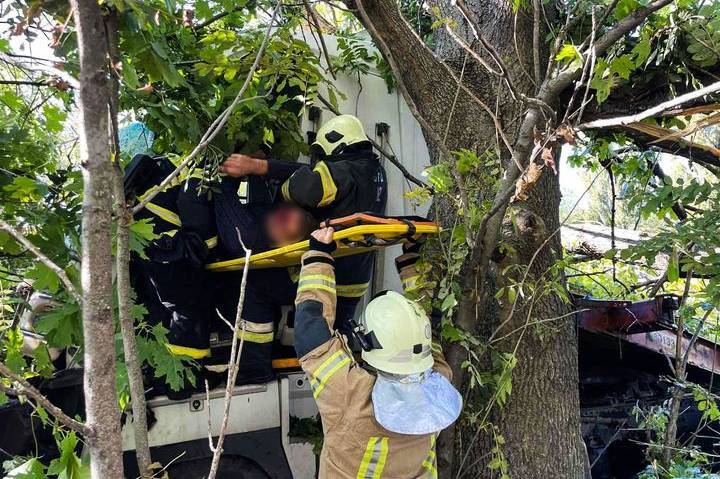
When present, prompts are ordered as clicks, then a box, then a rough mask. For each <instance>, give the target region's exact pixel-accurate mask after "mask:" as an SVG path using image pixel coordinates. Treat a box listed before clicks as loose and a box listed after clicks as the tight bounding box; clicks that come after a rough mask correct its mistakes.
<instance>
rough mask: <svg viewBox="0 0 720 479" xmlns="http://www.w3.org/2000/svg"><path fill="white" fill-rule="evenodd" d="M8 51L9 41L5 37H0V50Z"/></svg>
mask: <svg viewBox="0 0 720 479" xmlns="http://www.w3.org/2000/svg"><path fill="white" fill-rule="evenodd" d="M9 51H10V41H9V40H7V39H5V38H0V52H2V53H8V52H9Z"/></svg>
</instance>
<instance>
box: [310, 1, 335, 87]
mask: <svg viewBox="0 0 720 479" xmlns="http://www.w3.org/2000/svg"><path fill="white" fill-rule="evenodd" d="M303 4H304V5H305V11H307V13H308V15H309V16H310V21H311V22H312V23H313V24H314V25H315V31H316V32H317V34H318V37H319V38H320V46H321V49H322V52H323V55H324V56H325V62H326V63H327V66H328V71H329V72H330V75H332V77H333V80H337V75H335V69H334V68H333V66H332V60H331V59H330V53H329V52H328V48H327V45H326V44H325V37H324V36H323V32H322V26H321V25H320V21H319V20H318V18H317V14H316V13H315V9H314V8H313V7H312V6H311V5H310V2H308V0H303Z"/></svg>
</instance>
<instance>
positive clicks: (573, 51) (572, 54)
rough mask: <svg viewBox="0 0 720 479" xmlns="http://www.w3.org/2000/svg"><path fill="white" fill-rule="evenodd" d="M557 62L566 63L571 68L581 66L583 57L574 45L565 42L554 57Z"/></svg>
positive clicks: (575, 68)
mask: <svg viewBox="0 0 720 479" xmlns="http://www.w3.org/2000/svg"><path fill="white" fill-rule="evenodd" d="M555 60H557V61H558V62H559V63H562V64H565V65H567V66H568V67H569V68H570V69H571V70H577V69H578V68H581V67H582V64H583V58H582V55H581V54H580V52H579V51H578V49H577V47H576V46H575V45H571V44H569V43H568V44H565V45H563V47H562V48H561V49H560V51H559V52H558V54H557V56H556V57H555Z"/></svg>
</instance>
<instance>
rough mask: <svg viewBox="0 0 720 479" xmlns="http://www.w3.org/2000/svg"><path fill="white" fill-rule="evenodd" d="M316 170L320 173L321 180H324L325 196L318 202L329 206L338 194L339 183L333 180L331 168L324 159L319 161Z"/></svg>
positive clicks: (320, 204) (319, 204)
mask: <svg viewBox="0 0 720 479" xmlns="http://www.w3.org/2000/svg"><path fill="white" fill-rule="evenodd" d="M313 171H314V172H316V173H318V174H319V175H320V181H321V182H322V189H323V196H322V199H321V200H320V203H318V206H327V205H329V204H330V203H332V202H333V201H335V195H337V185H336V184H335V181H334V180H333V177H332V175H331V174H330V170H329V169H328V166H327V165H326V164H325V162H324V161H321V162H319V163H318V164H317V165H315V168H314V169H313Z"/></svg>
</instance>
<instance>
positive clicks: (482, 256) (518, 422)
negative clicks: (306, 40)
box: [362, 0, 584, 479]
mask: <svg viewBox="0 0 720 479" xmlns="http://www.w3.org/2000/svg"><path fill="white" fill-rule="evenodd" d="M465 4H466V6H467V7H468V9H469V10H470V13H471V14H472V18H470V20H471V22H472V23H473V24H474V25H476V26H477V27H478V28H479V31H480V34H481V35H483V36H484V37H485V39H486V40H487V41H489V42H490V43H491V44H492V45H493V46H494V47H495V48H496V49H497V51H498V53H499V54H500V56H501V57H502V58H503V59H504V61H505V63H506V65H507V67H508V73H509V75H510V76H511V77H512V78H513V81H514V84H515V87H516V89H517V90H518V92H519V93H521V94H524V95H527V96H530V97H532V96H535V93H536V88H537V86H536V84H535V82H534V81H533V78H532V77H533V75H534V73H533V72H534V70H535V68H534V59H533V57H534V56H535V55H534V54H533V49H532V39H533V22H532V11H529V12H527V11H526V12H522V11H521V12H520V14H519V16H518V18H515V15H514V14H513V12H512V10H511V5H510V2H505V1H500V0H497V1H482V0H472V1H468V2H465ZM436 5H437V6H438V7H439V9H440V11H441V12H442V15H443V16H445V17H449V18H451V19H453V20H454V21H455V24H456V26H455V27H453V28H454V32H455V33H456V34H457V35H458V36H460V37H461V38H462V39H463V40H464V41H465V42H466V43H467V44H470V45H473V48H474V49H475V52H476V53H477V54H478V55H480V56H481V57H483V58H485V59H486V60H487V61H488V63H491V62H492V60H491V58H490V56H489V55H488V52H487V51H485V50H484V49H482V48H481V47H479V46H478V42H477V40H476V39H475V37H474V35H473V34H472V29H471V28H470V26H469V24H468V22H467V21H466V20H465V18H464V17H463V16H462V15H460V14H459V12H458V10H457V9H456V8H455V7H454V6H453V5H451V4H450V2H444V1H441V2H439V3H437V4H436ZM362 6H363V7H364V10H365V11H366V12H367V17H369V21H370V22H371V23H372V27H374V28H368V29H369V30H370V31H373V30H374V31H375V32H376V35H380V36H382V37H383V38H384V40H385V43H386V45H387V48H388V49H389V50H390V52H389V53H390V54H391V55H392V56H393V57H394V58H395V60H396V63H397V64H398V70H399V71H397V72H395V74H396V75H397V76H401V77H402V79H403V81H404V83H405V86H406V88H407V90H408V92H409V95H410V96H411V99H412V100H413V101H414V103H415V104H416V105H417V108H418V110H419V113H420V114H421V115H422V116H424V118H425V120H426V121H427V123H429V124H431V125H435V126H437V129H436V132H435V133H436V134H435V135H434V136H440V137H441V139H442V140H444V141H445V145H444V148H446V149H450V150H453V149H457V148H469V149H471V150H475V151H477V152H478V153H482V152H484V151H486V150H488V149H489V150H490V151H494V152H497V153H499V156H500V158H501V159H502V161H503V163H504V165H505V169H506V171H508V170H510V171H512V170H515V172H514V174H517V170H516V167H515V166H514V161H513V160H512V159H511V158H512V154H511V152H510V151H509V149H507V148H506V147H505V146H504V145H503V142H502V141H501V140H500V139H499V135H498V133H497V131H496V124H495V122H494V121H493V119H492V117H491V115H490V114H489V113H488V112H487V111H486V110H483V109H482V108H480V106H479V103H478V101H477V100H476V99H479V100H481V101H482V102H484V103H486V104H487V105H489V106H491V107H492V109H494V110H495V111H496V114H497V116H498V117H500V118H502V119H503V120H504V123H505V125H503V127H502V128H503V129H504V131H505V134H506V135H507V138H508V140H509V141H510V143H512V144H514V145H516V146H515V154H516V158H515V159H516V160H519V161H520V162H521V163H522V164H527V162H528V160H529V154H530V149H531V148H532V146H533V127H534V126H536V125H538V124H539V122H540V117H541V115H540V113H539V112H538V110H530V111H528V110H527V106H526V105H523V104H522V103H521V102H519V101H516V100H514V99H513V98H512V96H511V94H510V91H509V90H508V89H507V88H503V85H502V80H501V79H500V78H498V77H497V76H493V75H489V74H488V72H487V70H485V69H484V67H482V66H481V65H480V64H479V63H478V62H477V61H476V60H475V59H473V58H472V57H470V58H468V56H467V53H466V51H465V50H464V49H463V48H461V47H460V46H459V44H458V43H457V41H456V40H455V39H453V38H451V36H450V35H448V34H447V32H446V34H443V33H442V31H441V32H439V33H438V35H437V37H436V48H435V52H431V51H430V50H428V49H426V48H424V47H423V45H422V43H421V42H420V40H419V39H418V38H417V36H416V35H415V34H414V32H413V31H412V30H411V29H410V28H408V26H407V24H406V22H405V21H404V20H403V18H402V15H401V13H400V12H399V10H398V7H397V4H396V3H395V2H394V1H392V0H365V1H363V2H362ZM366 22H367V21H366ZM366 26H367V25H366ZM515 28H517V31H515ZM543 35H544V29H543ZM383 53H384V54H386V55H387V52H383ZM537 54H538V55H539V57H540V59H541V65H542V71H543V73H544V66H545V65H547V51H545V50H544V49H541V51H539V52H537ZM443 63H444V64H443ZM463 64H465V67H464V70H463ZM448 67H450V68H451V69H452V71H453V72H454V73H455V75H456V76H457V77H459V76H460V74H461V72H462V78H463V85H464V86H466V87H467V88H468V89H469V90H470V91H471V92H472V94H469V93H468V92H467V91H466V90H465V89H463V88H459V87H458V84H457V82H456V81H455V80H454V79H453V78H452V76H451V75H449V74H448V72H447V68H448ZM498 86H499V88H498ZM473 95H474V96H475V97H476V98H473ZM456 96H457V100H456V99H455V98H456ZM453 105H454V107H453ZM539 126H540V129H542V124H540V125H539ZM438 132H439V133H438ZM431 136H433V135H428V137H431ZM430 143H431V147H435V149H436V151H441V150H442V148H438V145H434V144H433V142H432V141H431V142H430ZM510 184H512V179H511V180H510ZM489 194H491V193H490V192H489ZM482 199H484V198H473V199H471V201H478V200H482ZM490 199H492V198H490ZM559 201H560V192H559V182H558V178H557V176H554V175H553V174H552V173H549V174H548V173H547V172H546V173H544V174H543V178H542V179H541V181H540V182H539V183H538V184H537V185H536V187H535V188H534V189H533V191H532V192H531V196H530V198H529V200H528V201H527V202H525V204H523V205H522V208H523V215H522V218H523V223H522V225H523V226H522V227H521V228H519V230H518V231H516V232H514V235H515V239H516V241H515V243H516V247H517V254H516V255H515V256H514V257H513V258H511V259H509V260H510V261H514V262H517V263H518V264H525V265H526V264H529V262H530V260H531V258H533V257H534V266H533V268H532V270H533V271H535V272H536V273H533V275H532V276H530V278H529V279H528V280H531V278H533V277H534V275H536V274H538V273H540V272H544V271H545V270H546V269H547V268H548V266H549V265H551V264H553V263H554V261H555V260H556V259H557V258H558V257H559V256H558V255H559V254H560V238H559V236H558V235H554V236H553V237H552V238H551V239H549V240H548V235H549V234H550V233H554V232H555V230H556V228H557V226H558V225H559V220H558V205H559ZM503 211H504V207H503V208H501V209H500V213H499V214H498V215H497V217H496V218H492V219H491V220H490V222H489V223H491V222H494V224H489V226H488V231H489V234H488V235H487V237H484V238H481V241H482V245H481V246H478V247H477V253H476V254H477V255H478V260H477V261H476V262H475V264H476V265H477V266H473V267H470V268H466V270H465V274H464V279H463V281H462V289H463V291H462V298H461V300H460V304H459V305H458V317H457V318H456V324H458V325H459V326H460V327H461V328H463V329H466V330H469V331H472V332H474V333H476V334H479V335H480V336H481V337H485V338H487V337H488V335H489V334H490V333H491V332H492V331H493V330H495V329H496V328H497V326H498V325H499V324H500V323H502V322H505V324H504V327H503V329H502V330H501V331H500V333H499V335H500V336H502V335H507V338H505V339H504V340H502V341H501V342H500V344H499V349H500V350H502V351H507V352H513V351H516V354H517V358H518V364H517V366H516V368H515V370H514V371H513V373H512V382H513V391H512V394H511V395H510V398H509V400H508V403H507V404H506V405H505V407H504V408H502V409H497V408H496V409H495V410H494V412H493V413H492V415H491V417H490V420H491V422H492V423H493V424H494V425H495V426H497V427H498V429H499V432H500V434H502V435H503V436H504V438H505V440H506V444H505V445H504V446H502V449H503V452H504V454H505V456H506V458H507V462H508V463H509V465H510V471H509V473H510V475H511V477H513V478H514V479H518V478H519V479H524V478H528V479H535V478H538V477H556V478H572V479H575V478H580V477H582V476H583V465H584V457H583V453H582V444H581V439H580V417H579V398H578V389H577V378H578V376H577V338H576V335H575V330H574V326H573V319H572V317H566V318H565V319H562V320H558V321H557V322H555V323H552V326H549V327H546V328H545V329H540V328H534V327H527V328H525V327H523V326H524V325H525V323H526V321H527V320H528V318H530V321H533V320H537V319H542V318H550V317H557V316H562V315H563V314H565V313H567V312H568V307H567V306H566V305H564V304H563V303H562V301H561V300H560V299H559V298H557V297H545V298H542V299H541V300H540V301H537V302H536V303H535V304H533V305H532V307H531V306H530V305H525V304H519V305H518V307H517V308H516V310H515V311H514V313H513V315H512V317H511V318H510V319H509V320H508V315H509V310H508V308H502V307H501V306H500V305H499V304H498V303H497V302H496V300H495V298H494V294H495V292H496V291H497V288H498V287H499V286H500V284H501V283H502V282H503V281H504V279H503V278H501V277H499V276H498V271H499V270H498V268H494V267H492V265H490V264H488V260H489V257H490V254H491V252H492V250H493V248H494V246H496V245H497V243H498V241H499V240H500V237H499V235H498V233H499V223H500V222H501V221H502V218H503V216H504V215H503ZM456 214H457V212H455V211H453V210H452V209H449V208H442V207H441V208H440V216H441V217H440V218H438V219H439V220H440V221H441V222H444V221H447V222H450V223H452V222H453V221H454V215H456ZM525 222H527V224H525ZM493 232H495V234H493ZM546 240H547V241H546ZM541 245H543V248H542V250H541V251H540V252H539V253H538V254H537V255H536V254H535V251H536V250H537V249H538V248H539V247H540V246H541ZM513 331H514V332H513ZM448 359H449V361H450V363H451V365H452V366H453V369H454V371H455V373H456V384H457V385H458V386H459V387H462V386H463V382H464V379H465V378H464V377H465V374H464V371H463V370H462V369H461V368H460V364H461V363H462V361H464V360H465V359H467V353H466V351H465V350H464V349H463V348H462V347H461V346H459V345H453V346H452V347H451V348H450V351H449V354H448ZM457 432H458V434H457V435H455V434H453V431H447V433H446V434H443V435H442V436H441V439H440V441H439V450H438V459H439V466H440V477H456V475H458V472H459V475H460V477H491V476H492V473H491V471H489V470H488V469H487V467H486V466H487V461H488V460H489V459H483V457H484V456H485V457H487V458H489V454H488V453H489V451H490V448H491V447H492V446H493V444H492V440H491V438H490V437H489V434H485V433H479V434H476V431H468V430H462V431H460V428H458V431H457ZM456 444H457V445H460V444H462V449H463V450H460V449H461V448H458V449H457V450H454V448H453V446H454V445H456ZM468 447H471V448H472V450H471V452H470V454H469V455H468V458H467V459H466V460H465V461H464V464H463V468H462V470H460V471H458V470H457V469H458V466H459V462H460V461H455V457H456V454H461V455H462V454H464V452H465V449H467V448H468Z"/></svg>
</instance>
